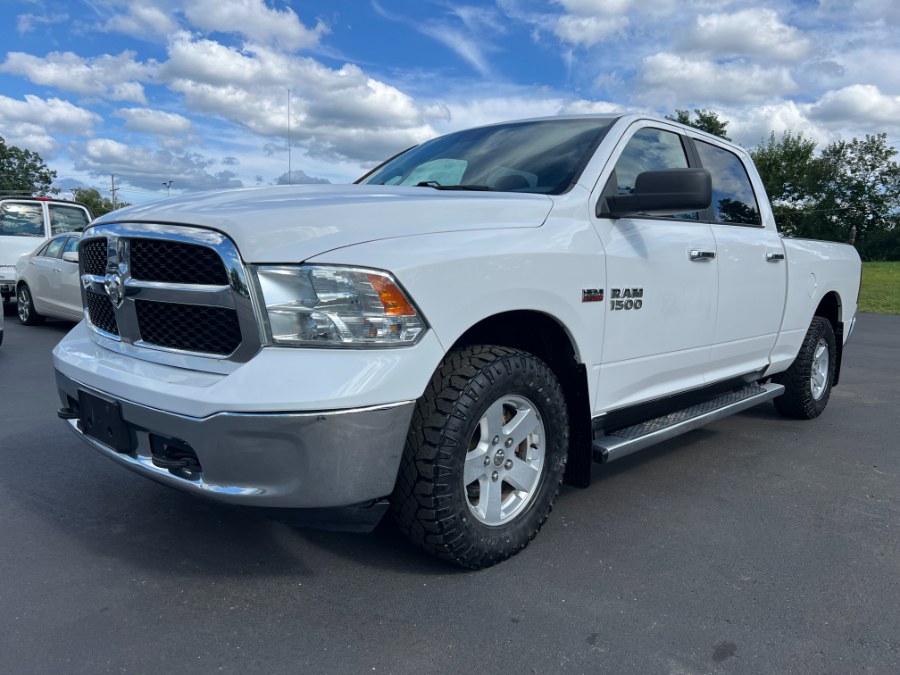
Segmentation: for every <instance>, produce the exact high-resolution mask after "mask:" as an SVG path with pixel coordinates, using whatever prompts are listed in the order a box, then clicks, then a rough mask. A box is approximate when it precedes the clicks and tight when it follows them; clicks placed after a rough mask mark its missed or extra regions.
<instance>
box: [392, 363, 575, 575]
mask: <svg viewBox="0 0 900 675" xmlns="http://www.w3.org/2000/svg"><path fill="white" fill-rule="evenodd" d="M516 369H524V370H526V371H528V374H529V376H530V377H531V378H533V380H534V381H535V382H539V383H540V384H541V386H543V387H546V388H547V389H548V390H552V391H549V392H548V394H547V395H548V397H556V400H560V401H563V405H562V413H561V416H562V419H561V420H559V428H560V430H561V434H562V435H563V437H562V438H561V439H560V440H561V442H562V443H563V444H564V448H563V450H564V451H563V452H562V456H561V458H560V459H558V461H557V462H556V465H549V464H550V449H549V447H548V449H547V452H548V454H547V457H546V461H547V462H548V466H547V475H546V479H545V480H548V481H552V483H553V484H552V486H551V487H550V489H551V490H552V494H551V495H550V498H549V499H546V501H545V503H543V504H538V503H536V504H534V505H533V507H534V508H536V509H538V511H537V512H536V518H535V517H534V516H532V518H535V519H534V521H533V526H532V529H531V531H529V532H527V533H526V536H512V537H509V538H508V539H507V540H505V542H504V543H505V546H502V547H489V546H487V547H486V546H478V545H477V544H476V543H474V542H473V541H472V537H471V536H470V531H468V530H467V519H466V517H465V516H464V515H461V514H460V513H459V511H460V509H458V508H454V504H453V499H454V498H453V495H452V490H453V486H451V485H450V484H449V483H446V482H444V483H442V482H441V478H442V477H449V476H451V475H453V469H452V468H451V467H452V465H453V462H454V461H457V460H458V455H459V453H460V452H461V451H460V448H459V444H458V443H457V442H456V441H455V440H454V439H453V438H451V437H450V436H449V435H448V434H447V433H446V431H447V430H461V429H462V427H463V425H465V424H466V423H467V422H468V421H469V418H470V416H471V413H469V416H468V417H467V416H466V415H465V414H461V411H471V410H474V409H475V408H476V406H477V405H478V403H479V399H478V391H479V390H481V389H483V388H484V386H486V385H487V384H488V383H493V382H494V380H495V378H496V377H498V376H501V375H502V374H504V373H506V374H511V373H513V371H514V370H516ZM548 400H549V399H548ZM564 400H565V399H564V397H563V393H562V389H561V388H560V385H559V383H558V382H557V380H556V377H555V375H554V374H553V372H552V371H551V370H550V368H549V367H548V366H547V365H546V364H545V363H544V362H543V361H541V360H539V359H537V358H535V357H533V356H531V355H530V354H528V353H527V352H523V351H520V350H517V349H511V348H507V347H500V346H493V345H476V346H471V347H467V348H465V349H461V350H456V351H452V352H450V353H449V354H448V355H447V356H446V357H445V359H444V361H443V362H442V363H441V365H440V366H439V367H438V369H437V370H436V371H435V373H434V375H433V376H432V378H431V381H430V382H429V383H428V386H427V388H426V390H425V393H424V394H423V395H422V397H421V398H420V399H419V402H418V404H417V405H416V409H415V411H414V413H413V419H412V422H411V424H410V430H409V434H408V437H407V441H406V446H405V449H404V454H403V459H402V461H401V464H400V471H399V474H398V478H397V484H396V487H395V490H394V494H393V496H392V499H391V502H392V514H393V518H394V521H395V523H396V524H397V526H398V527H399V528H400V530H401V531H402V532H403V533H404V534H405V535H406V537H407V538H408V539H409V540H410V541H412V542H413V543H414V544H415V545H417V546H419V547H420V548H422V549H424V550H425V551H427V552H428V553H431V554H433V555H436V556H438V557H439V558H442V559H444V560H447V561H449V562H452V563H455V564H457V565H460V566H462V567H467V568H470V569H480V568H483V567H488V566H490V565H493V564H495V563H498V562H500V561H502V560H505V559H506V558H509V557H511V556H512V555H515V554H516V553H518V552H519V551H520V550H522V549H523V548H525V546H527V545H528V543H529V542H530V541H531V540H532V539H533V538H534V536H535V535H536V534H537V532H538V530H539V529H540V527H541V526H542V525H543V523H544V522H545V521H546V519H547V517H548V516H549V515H550V511H551V510H552V506H553V502H554V501H555V499H556V497H557V495H558V493H559V487H560V484H561V483H562V474H563V471H564V469H565V456H566V452H565V450H567V448H568V429H569V425H568V416H567V412H566V409H565V405H564ZM548 445H549V441H548ZM468 520H472V519H468ZM468 524H469V525H471V523H468Z"/></svg>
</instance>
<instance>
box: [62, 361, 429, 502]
mask: <svg viewBox="0 0 900 675" xmlns="http://www.w3.org/2000/svg"><path fill="white" fill-rule="evenodd" d="M56 379H57V386H58V388H59V394H60V400H61V401H62V404H63V408H66V409H69V410H71V411H73V412H74V411H77V408H78V401H79V390H81V391H82V392H87V393H88V394H91V395H93V396H96V397H99V398H101V399H106V400H117V408H118V410H119V411H120V413H121V419H122V420H123V421H124V424H125V427H126V428H127V433H128V435H129V437H130V441H129V443H128V446H129V447H128V448H125V449H122V450H116V449H115V448H114V447H111V446H110V445H107V444H105V443H102V442H100V441H98V440H96V439H95V438H92V437H90V436H87V435H86V434H85V433H84V432H83V430H82V428H81V424H80V422H79V421H78V420H77V419H69V420H67V421H66V423H67V424H68V426H69V427H70V428H71V429H72V430H73V431H74V432H75V433H76V434H78V435H79V436H80V437H81V438H82V439H83V440H84V441H86V442H87V443H88V444H89V445H91V446H92V447H94V448H95V449H97V450H99V451H100V452H101V453H103V454H104V455H106V456H107V457H109V458H110V459H112V460H114V461H115V462H117V463H119V464H121V465H123V466H125V467H127V468H129V469H131V470H132V471H135V472H136V473H139V474H141V475H143V476H146V477H148V478H152V479H154V480H156V481H159V482H160V483H164V484H166V485H169V486H171V487H175V488H177V489H180V490H183V491H185V492H190V493H193V494H196V495H198V496H203V497H208V498H211V499H214V500H217V501H220V502H226V503H231V504H240V505H245V506H259V507H279V508H333V507H341V506H349V505H357V504H361V503H364V502H366V501H370V500H376V499H378V498H381V497H384V496H386V495H389V494H390V493H391V491H392V490H393V488H394V481H395V479H396V476H397V470H398V467H399V464H400V458H401V455H402V453H403V445H404V441H405V439H406V433H407V429H408V428H409V422H410V419H411V417H412V412H413V406H414V404H415V402H414V401H403V402H399V403H394V404H390V405H384V406H371V407H365V408H356V409H351V410H330V411H318V412H298V413H272V414H265V413H228V412H222V413H216V414H213V415H210V416H208V417H202V418H197V417H188V416H184V415H178V414H175V413H170V412H165V411H163V410H158V409H155V408H150V407H147V406H143V405H139V404H137V403H132V402H129V401H126V400H122V399H113V398H112V397H110V396H108V395H105V394H104V393H103V392H100V391H97V390H95V389H92V388H90V387H87V386H85V385H83V384H81V383H78V382H76V381H75V380H73V379H71V378H69V377H67V376H66V375H64V374H62V373H60V372H59V371H57V373H56ZM169 448H174V449H175V450H176V454H183V453H185V452H186V451H185V448H188V449H190V451H192V452H193V453H195V454H196V459H197V462H198V465H199V467H198V468H197V467H192V468H190V469H189V470H183V469H181V468H174V469H173V468H166V467H165V465H166V461H165V458H166V454H165V453H166V452H167V451H168V449H169ZM161 459H162V461H160V460H161ZM161 464H162V465H161Z"/></svg>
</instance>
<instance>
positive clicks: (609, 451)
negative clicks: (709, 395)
mask: <svg viewBox="0 0 900 675" xmlns="http://www.w3.org/2000/svg"><path fill="white" fill-rule="evenodd" d="M783 393H784V386H782V385H780V384H763V385H760V384H757V383H755V382H754V383H753V384H748V385H747V386H746V387H744V388H743V389H738V390H737V391H730V392H727V393H725V394H721V395H720V396H717V397H716V398H714V399H712V400H710V401H706V402H705V403H699V404H697V405H694V406H691V407H690V408H685V409H684V410H677V411H675V412H673V413H669V414H668V415H663V416H662V417H657V418H655V419H652V420H647V421H646V422H641V423H640V424H635V425H634V426H630V427H625V428H624V429H617V430H616V431H613V432H611V433H610V434H609V435H607V436H603V437H601V438H598V439H596V440H595V441H594V443H593V447H594V461H595V462H612V461H613V460H616V459H620V458H622V457H625V456H626V455H630V454H631V453H633V452H637V451H638V450H643V449H644V448H647V447H649V446H651V445H655V444H656V443H659V442H661V441H665V440H667V439H669V438H674V437H675V436H679V435H681V434H683V433H685V432H687V431H691V430H692V429H696V428H698V427H702V426H704V425H706V424H709V423H710V422H714V421H716V420H718V419H722V418H723V417H728V416H729V415H733V414H734V413H736V412H740V411H741V410H746V409H747V408H752V407H753V406H755V405H759V404H760V403H763V402H764V401H768V400H770V399H773V398H775V397H776V396H780V395H781V394H783Z"/></svg>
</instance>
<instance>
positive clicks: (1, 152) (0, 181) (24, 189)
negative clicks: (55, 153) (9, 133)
mask: <svg viewBox="0 0 900 675" xmlns="http://www.w3.org/2000/svg"><path fill="white" fill-rule="evenodd" d="M54 178H56V171H51V170H50V169H48V168H47V165H46V164H44V160H43V159H41V156H40V155H39V154H38V153H36V152H32V151H31V150H23V149H22V148H19V147H16V146H15V145H7V144H6V141H5V140H4V139H3V137H2V136H0V193H3V194H10V193H16V194H26V195H32V194H40V195H45V194H47V192H48V191H50V185H51V184H52V183H53V179H54Z"/></svg>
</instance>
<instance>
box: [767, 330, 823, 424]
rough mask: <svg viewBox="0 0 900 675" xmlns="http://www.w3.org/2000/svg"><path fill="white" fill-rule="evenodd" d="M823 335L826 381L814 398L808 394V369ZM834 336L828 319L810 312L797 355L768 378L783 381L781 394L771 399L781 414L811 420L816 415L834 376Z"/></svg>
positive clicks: (821, 408)
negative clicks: (826, 350) (821, 391)
mask: <svg viewBox="0 0 900 675" xmlns="http://www.w3.org/2000/svg"><path fill="white" fill-rule="evenodd" d="M822 337H824V338H825V341H826V342H827V343H828V350H829V352H828V356H829V359H828V385H827V387H826V388H825V392H824V393H823V394H822V397H821V398H820V399H818V400H816V399H814V398H813V396H812V390H811V389H810V385H809V376H810V372H811V370H812V361H813V354H814V353H815V349H816V345H817V344H818V343H819V339H820V338H822ZM834 366H835V338H834V329H833V328H832V326H831V322H830V321H829V320H828V319H826V318H825V317H821V316H814V317H813V320H812V322H811V323H810V325H809V329H808V330H807V331H806V337H804V338H803V345H802V346H801V347H800V352H799V353H798V354H797V358H796V359H794V362H793V363H792V364H791V366H790V368H788V369H787V370H786V371H784V372H783V373H778V374H777V375H775V376H774V377H773V378H772V380H773V381H774V382H776V383H778V384H783V385H784V394H783V395H781V396H779V397H778V398H776V399H774V401H773V402H774V404H775V408H776V409H777V410H778V412H779V413H781V414H782V415H784V416H785V417H791V418H793V419H802V420H811V419H813V418H815V417H818V416H819V415H820V414H821V413H822V411H823V410H824V409H825V406H826V405H827V403H828V398H829V397H830V396H831V382H832V381H833V379H834Z"/></svg>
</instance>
